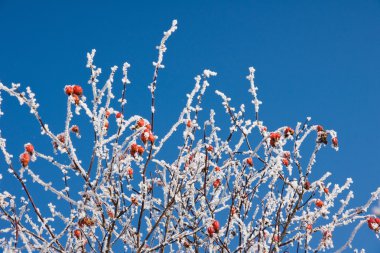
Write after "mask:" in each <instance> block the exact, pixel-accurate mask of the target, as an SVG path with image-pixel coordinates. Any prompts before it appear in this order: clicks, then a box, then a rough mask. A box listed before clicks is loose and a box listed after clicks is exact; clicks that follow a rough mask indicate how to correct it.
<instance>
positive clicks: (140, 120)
mask: <svg viewBox="0 0 380 253" xmlns="http://www.w3.org/2000/svg"><path fill="white" fill-rule="evenodd" d="M144 125H145V121H144V119H143V118H140V119H139V120H138V121H137V126H138V127H143V126H144Z"/></svg>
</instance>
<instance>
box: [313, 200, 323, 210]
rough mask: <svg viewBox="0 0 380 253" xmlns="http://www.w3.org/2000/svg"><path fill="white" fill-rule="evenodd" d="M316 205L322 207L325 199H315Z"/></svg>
mask: <svg viewBox="0 0 380 253" xmlns="http://www.w3.org/2000/svg"><path fill="white" fill-rule="evenodd" d="M315 205H316V206H317V207H319V208H321V207H322V206H323V201H322V200H320V199H317V201H315Z"/></svg>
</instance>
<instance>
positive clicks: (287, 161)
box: [282, 158, 289, 167]
mask: <svg viewBox="0 0 380 253" xmlns="http://www.w3.org/2000/svg"><path fill="white" fill-rule="evenodd" d="M282 164H283V165H285V166H286V167H288V166H289V160H288V159H286V158H284V159H282Z"/></svg>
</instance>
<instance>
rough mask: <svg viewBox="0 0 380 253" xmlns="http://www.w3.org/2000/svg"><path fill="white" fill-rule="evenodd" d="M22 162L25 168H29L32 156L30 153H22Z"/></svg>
mask: <svg viewBox="0 0 380 253" xmlns="http://www.w3.org/2000/svg"><path fill="white" fill-rule="evenodd" d="M20 162H21V164H22V166H23V167H26V166H28V164H29V162H30V155H29V154H28V153H26V152H25V153H22V154H21V155H20Z"/></svg>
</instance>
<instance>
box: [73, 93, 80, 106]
mask: <svg viewBox="0 0 380 253" xmlns="http://www.w3.org/2000/svg"><path fill="white" fill-rule="evenodd" d="M72 97H73V99H74V103H75V104H76V105H79V101H80V100H79V97H78V95H75V94H73V95H72Z"/></svg>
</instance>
